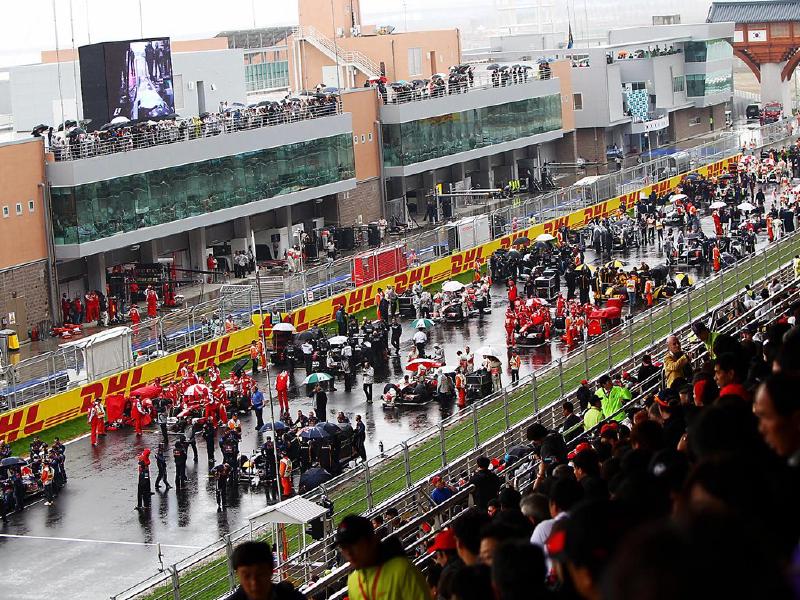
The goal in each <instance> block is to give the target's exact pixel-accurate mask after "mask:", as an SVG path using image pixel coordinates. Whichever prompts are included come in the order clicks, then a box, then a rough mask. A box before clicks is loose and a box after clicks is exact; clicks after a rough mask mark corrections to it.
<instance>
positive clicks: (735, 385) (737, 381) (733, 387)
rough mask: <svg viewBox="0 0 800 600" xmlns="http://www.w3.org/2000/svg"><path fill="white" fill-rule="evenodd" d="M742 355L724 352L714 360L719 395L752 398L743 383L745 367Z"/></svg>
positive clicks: (743, 398) (746, 399) (715, 379)
mask: <svg viewBox="0 0 800 600" xmlns="http://www.w3.org/2000/svg"><path fill="white" fill-rule="evenodd" d="M742 363H743V361H742V357H741V355H737V354H730V353H727V352H726V353H724V354H720V355H719V356H718V357H717V358H716V360H715V361H714V381H715V382H716V384H717V387H718V388H719V397H720V398H723V397H725V396H738V397H739V398H741V399H742V400H745V401H749V400H750V392H749V391H748V390H747V389H745V387H744V386H743V385H742V381H743V380H744V375H745V368H744V365H743V364H742Z"/></svg>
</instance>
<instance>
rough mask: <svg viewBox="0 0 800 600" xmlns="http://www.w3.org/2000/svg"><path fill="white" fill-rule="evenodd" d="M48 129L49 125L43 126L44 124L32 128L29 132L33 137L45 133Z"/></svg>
mask: <svg viewBox="0 0 800 600" xmlns="http://www.w3.org/2000/svg"><path fill="white" fill-rule="evenodd" d="M48 129H50V126H49V125H45V124H44V123H39V125H37V126H36V127H34V128H33V129H32V130H31V133H32V134H34V135H37V134H39V133H42V132H44V131H47V130H48Z"/></svg>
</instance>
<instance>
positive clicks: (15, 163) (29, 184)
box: [0, 138, 47, 269]
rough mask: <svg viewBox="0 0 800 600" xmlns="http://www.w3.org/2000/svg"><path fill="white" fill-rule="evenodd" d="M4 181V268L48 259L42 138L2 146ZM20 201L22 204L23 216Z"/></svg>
mask: <svg viewBox="0 0 800 600" xmlns="http://www.w3.org/2000/svg"><path fill="white" fill-rule="evenodd" d="M0 182H2V185H0V269H6V268H8V267H13V266H16V265H20V264H24V263H29V262H33V261H38V260H41V259H44V258H47V238H46V235H45V216H46V215H45V207H44V202H43V196H42V188H41V186H40V184H43V183H44V149H43V143H42V139H41V138H31V139H29V140H25V141H23V142H11V143H8V144H3V145H0ZM30 201H33V211H32V212H31V210H30V209H29V207H28V202H30ZM17 204H21V205H22V214H20V215H18V214H17V210H16V209H17ZM5 207H8V216H5V211H4V209H5Z"/></svg>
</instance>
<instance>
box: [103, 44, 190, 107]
mask: <svg viewBox="0 0 800 600" xmlns="http://www.w3.org/2000/svg"><path fill="white" fill-rule="evenodd" d="M105 76H106V85H107V90H108V114H109V117H110V119H114V118H116V117H126V118H128V119H130V120H131V121H141V120H148V119H156V118H159V117H166V116H169V115H172V114H174V113H175V90H174V88H173V85H172V54H171V52H170V43H169V38H154V39H147V40H134V41H128V42H111V43H107V44H105Z"/></svg>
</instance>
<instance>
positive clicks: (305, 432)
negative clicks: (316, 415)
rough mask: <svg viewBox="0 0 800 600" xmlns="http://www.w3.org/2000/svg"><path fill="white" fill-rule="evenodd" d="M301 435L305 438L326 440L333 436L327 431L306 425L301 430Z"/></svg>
mask: <svg viewBox="0 0 800 600" xmlns="http://www.w3.org/2000/svg"><path fill="white" fill-rule="evenodd" d="M300 437H301V438H303V439H304V440H324V439H325V438H329V437H331V434H329V433H326V432H325V431H324V430H322V429H317V428H316V427H306V428H305V429H302V430H301V431H300Z"/></svg>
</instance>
